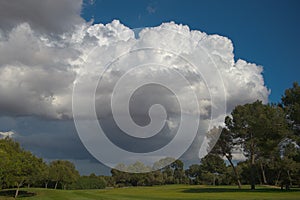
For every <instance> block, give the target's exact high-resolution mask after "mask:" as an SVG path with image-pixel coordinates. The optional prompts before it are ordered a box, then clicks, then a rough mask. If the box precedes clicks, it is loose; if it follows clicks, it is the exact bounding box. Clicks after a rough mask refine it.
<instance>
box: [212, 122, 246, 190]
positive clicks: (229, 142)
mask: <svg viewBox="0 0 300 200" xmlns="http://www.w3.org/2000/svg"><path fill="white" fill-rule="evenodd" d="M228 120H230V118H229V117H226V119H225V123H226V121H228ZM218 129H221V130H222V132H221V134H220V137H219V139H218V141H217V143H216V144H215V145H214V147H213V149H212V150H211V153H213V154H217V155H220V156H222V157H226V159H227V160H228V162H229V163H230V166H231V168H232V170H233V173H234V176H235V179H236V183H237V185H238V187H239V189H241V188H242V184H241V181H240V178H239V175H238V173H237V169H236V167H235V166H234V164H233V162H232V152H233V150H234V149H235V148H236V142H235V139H234V133H232V132H230V131H229V130H228V129H227V128H222V127H219V128H218ZM218 132H219V131H218Z"/></svg>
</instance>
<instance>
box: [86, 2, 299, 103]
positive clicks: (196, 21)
mask: <svg viewBox="0 0 300 200" xmlns="http://www.w3.org/2000/svg"><path fill="white" fill-rule="evenodd" d="M299 10H300V1H268V0H261V1H238V0H230V1H221V0H218V1H216V0H212V1H202V0H199V1H196V0H185V1H172V0H161V1H142V0H127V1H116V0H95V1H94V2H93V3H92V4H90V1H86V2H85V4H84V7H83V10H82V17H83V18H84V19H86V20H87V21H89V20H91V19H94V22H95V23H104V24H106V23H109V22H111V21H112V20H113V19H119V20H120V21H121V23H123V24H124V25H126V26H128V27H130V28H140V27H149V26H158V25H160V24H161V23H162V22H169V21H174V22H176V23H182V24H185V25H188V26H189V27H190V28H191V29H196V30H200V31H204V32H206V33H208V34H219V35H222V36H226V37H228V38H230V39H231V40H232V41H233V44H234V54H235V59H238V58H241V59H244V60H246V61H248V62H253V63H256V64H258V65H262V66H263V67H264V72H263V75H264V78H265V84H266V85H267V87H268V88H269V89H271V91H272V92H271V94H270V96H269V101H270V102H274V103H276V102H279V101H280V98H281V95H282V94H283V93H284V90H285V89H286V88H289V87H291V86H292V83H293V82H294V81H298V82H300V76H299V75H300V62H299V59H298V58H299V56H300V50H299V47H300V20H299V19H300V16H299V15H300V14H299Z"/></svg>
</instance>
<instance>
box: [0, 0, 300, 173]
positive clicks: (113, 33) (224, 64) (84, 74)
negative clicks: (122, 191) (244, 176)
mask: <svg viewBox="0 0 300 200" xmlns="http://www.w3.org/2000/svg"><path fill="white" fill-rule="evenodd" d="M299 8H300V3H299V2H298V1H167V0H162V1H137V0H136V1H104V0H102V1H100V0H99V1H97V0H96V1H81V0H44V1H39V0H23V1H21V2H16V1H11V0H3V1H1V2H0V13H1V14H0V16H1V17H0V77H1V81H0V137H1V136H5V135H9V136H10V137H12V138H14V139H15V140H17V141H18V142H20V143H21V145H22V146H23V147H24V148H25V149H28V150H30V151H32V152H33V153H34V154H36V155H37V156H40V157H43V158H44V159H45V160H46V161H49V162H50V161H52V160H56V159H67V160H71V161H72V162H74V163H75V165H76V167H77V169H78V170H79V171H80V172H81V173H82V174H89V173H96V174H109V170H110V167H114V166H116V165H117V164H118V163H120V162H124V163H126V164H127V163H128V164H130V163H134V162H135V161H143V162H144V163H146V164H148V165H152V164H153V163H154V162H155V161H157V160H159V159H161V158H163V157H166V156H168V157H174V158H180V159H182V160H183V161H184V162H185V163H186V165H189V164H192V163H199V160H200V158H201V157H202V156H204V155H205V154H206V153H207V151H208V149H209V147H208V140H207V138H208V136H209V135H208V133H210V134H216V135H218V134H219V132H218V131H215V129H213V128H212V127H214V126H219V125H223V122H224V117H225V116H226V115H229V114H230V112H231V111H232V110H233V109H234V107H235V106H236V105H239V104H245V103H251V102H253V101H255V100H260V101H262V102H263V103H268V102H269V103H277V102H280V98H281V95H282V94H283V93H284V90H285V89H287V88H289V87H291V86H292V83H293V82H294V81H298V82H299V71H300V70H299V61H298V59H297V57H298V55H299V49H298V46H299V44H300V39H299V35H300V34H299V32H300V30H299V29H300V28H299V16H298V15H299V14H298V13H297V11H298V10H299ZM32 13H35V14H34V15H33V14H32ZM99 127H100V128H99ZM212 138H217V137H212ZM234 159H237V160H238V159H242V155H241V154H238V153H237V154H236V155H235V157H234Z"/></svg>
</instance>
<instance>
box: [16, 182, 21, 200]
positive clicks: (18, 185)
mask: <svg viewBox="0 0 300 200" xmlns="http://www.w3.org/2000/svg"><path fill="white" fill-rule="evenodd" d="M21 186H22V183H18V184H17V189H16V193H15V199H16V198H18V195H19V190H20V187H21Z"/></svg>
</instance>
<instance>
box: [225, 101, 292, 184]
mask: <svg viewBox="0 0 300 200" xmlns="http://www.w3.org/2000/svg"><path fill="white" fill-rule="evenodd" d="M225 123H226V126H227V128H228V130H229V131H230V132H232V133H234V136H235V137H234V139H235V140H236V141H237V144H240V145H242V147H243V150H244V153H245V156H247V157H248V158H249V159H250V163H251V189H255V176H256V174H255V164H256V160H257V159H258V158H259V157H260V156H261V155H262V154H264V153H266V152H267V151H270V150H271V149H274V148H277V147H278V144H279V142H280V141H281V140H282V139H283V138H285V137H286V134H287V132H288V125H287V122H286V119H285V114H284V112H283V110H282V109H281V108H279V107H278V106H274V105H264V104H262V102H261V101H256V102H254V103H251V104H245V105H241V106H237V107H236V108H235V109H234V110H233V111H232V113H231V117H230V118H227V120H226V121H225Z"/></svg>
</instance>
